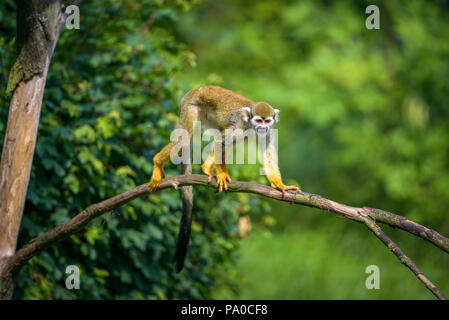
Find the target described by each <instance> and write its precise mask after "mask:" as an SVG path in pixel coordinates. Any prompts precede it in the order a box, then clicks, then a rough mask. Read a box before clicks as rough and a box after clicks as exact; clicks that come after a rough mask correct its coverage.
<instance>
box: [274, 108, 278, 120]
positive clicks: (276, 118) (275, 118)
mask: <svg viewBox="0 0 449 320" xmlns="http://www.w3.org/2000/svg"><path fill="white" fill-rule="evenodd" d="M274 121H276V122H279V109H274Z"/></svg>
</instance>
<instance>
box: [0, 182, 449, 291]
mask: <svg viewBox="0 0 449 320" xmlns="http://www.w3.org/2000/svg"><path fill="white" fill-rule="evenodd" d="M188 185H197V186H205V187H211V188H215V182H212V183H209V182H208V181H207V176H204V175H198V174H193V175H179V176H175V177H171V178H168V179H164V180H162V182H161V184H160V186H159V189H158V191H160V190H164V189H168V188H175V189H178V188H179V187H182V186H188ZM147 190H148V184H143V185H140V186H138V187H135V188H133V189H131V190H129V191H126V192H124V193H122V194H119V195H117V196H115V197H112V198H110V199H107V200H104V201H102V202H100V203H97V204H94V205H91V206H89V207H88V208H86V209H85V210H83V211H82V212H81V213H79V214H78V215H76V216H75V217H73V218H72V219H71V220H70V221H68V222H66V223H63V224H61V225H59V226H57V227H56V228H54V229H52V230H50V231H48V232H46V233H44V234H42V235H40V236H38V237H37V238H35V239H33V240H31V241H30V242H29V243H28V244H27V245H25V246H24V247H23V248H21V249H20V250H18V251H17V253H16V254H15V255H14V256H13V257H12V258H10V259H9V260H8V261H7V264H6V268H5V269H4V271H3V272H2V273H1V274H0V281H1V280H2V279H4V278H5V277H8V276H9V277H10V276H11V275H12V274H15V273H17V272H18V271H19V270H20V268H21V267H22V266H23V265H24V264H25V263H26V262H27V261H28V260H29V259H31V258H32V257H33V256H35V255H36V254H38V253H39V252H41V251H42V250H45V249H46V248H48V247H50V246H52V245H53V244H55V243H56V242H58V241H61V240H63V239H66V238H67V237H69V236H70V235H72V234H75V233H77V232H78V231H79V230H80V229H82V228H83V227H85V226H86V225H87V224H88V223H89V222H90V221H92V220H93V219H95V218H96V217H99V216H101V215H102V214H104V213H106V212H110V211H113V210H116V209H118V208H120V207H121V206H123V205H125V204H126V203H128V202H130V201H132V200H134V199H135V198H137V197H140V196H143V195H146V194H148V191H147ZM228 192H245V193H252V194H256V195H259V196H263V197H267V198H272V199H275V200H279V201H286V202H290V203H294V204H299V205H304V206H309V207H313V208H318V209H321V210H325V211H329V212H333V213H336V214H338V215H341V216H343V217H345V218H347V219H350V220H353V221H356V222H359V223H363V224H364V225H366V226H367V227H368V229H369V230H371V231H372V232H373V233H374V235H375V236H376V237H377V238H379V239H380V240H381V241H382V242H383V243H384V244H385V245H386V246H387V247H388V248H389V249H390V250H391V251H392V253H393V254H394V255H395V256H396V257H397V258H398V259H399V260H400V262H401V263H403V264H404V265H405V266H406V267H408V268H409V269H410V270H411V271H412V272H413V273H414V274H415V275H416V276H417V278H418V279H419V280H420V281H421V282H422V283H423V284H424V285H425V286H426V287H427V288H428V289H429V290H430V291H431V292H432V293H433V294H434V295H435V296H436V297H437V298H439V299H446V297H445V296H444V295H443V294H442V293H441V292H440V291H439V290H438V289H437V288H436V286H435V285H434V284H433V283H431V282H430V281H429V280H428V279H427V278H426V277H425V276H424V274H423V272H422V271H421V270H419V269H418V267H417V266H416V265H415V264H414V263H413V261H412V260H411V259H410V258H409V257H407V256H406V255H405V254H404V253H403V252H402V251H401V250H400V249H399V247H398V246H397V245H396V244H395V243H394V242H393V241H391V239H389V238H388V237H387V236H386V235H385V233H384V232H383V231H382V229H380V227H379V226H378V225H377V224H376V220H377V221H379V222H382V223H384V224H388V225H390V226H392V227H396V228H400V229H402V230H404V231H407V232H409V233H411V234H414V235H418V236H420V237H421V238H423V239H424V240H426V241H429V242H431V243H432V244H434V245H435V246H437V247H438V248H440V249H442V250H444V251H445V252H447V253H449V239H448V238H446V237H444V236H442V235H441V234H439V233H438V232H436V231H434V230H432V229H429V228H426V227H424V226H422V225H419V224H417V223H415V222H412V221H410V220H407V219H406V218H405V217H402V216H399V215H396V214H393V213H390V212H387V211H383V210H379V209H373V208H367V207H362V208H357V207H351V206H348V205H344V204H340V203H338V202H335V201H332V200H329V199H326V198H323V197H321V196H319V195H316V194H311V193H307V192H298V193H292V192H287V193H283V192H281V191H279V190H276V189H273V188H271V187H268V186H264V185H260V184H257V183H252V182H240V181H233V182H231V183H229V184H228ZM0 298H1V293H0Z"/></svg>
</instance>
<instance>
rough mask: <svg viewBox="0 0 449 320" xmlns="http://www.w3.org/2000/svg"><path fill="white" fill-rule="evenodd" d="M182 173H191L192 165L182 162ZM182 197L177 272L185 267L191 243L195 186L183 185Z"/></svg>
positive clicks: (176, 261) (176, 262)
mask: <svg viewBox="0 0 449 320" xmlns="http://www.w3.org/2000/svg"><path fill="white" fill-rule="evenodd" d="M181 173H182V174H191V173H192V165H191V164H182V165H181ZM181 198H182V217H181V225H180V227H179V234H178V242H177V244H176V252H175V257H174V260H175V264H176V272H180V271H181V270H182V268H183V267H184V260H185V258H186V255H187V247H188V245H189V240H190V231H191V229H192V208H193V187H192V186H185V187H182V188H181Z"/></svg>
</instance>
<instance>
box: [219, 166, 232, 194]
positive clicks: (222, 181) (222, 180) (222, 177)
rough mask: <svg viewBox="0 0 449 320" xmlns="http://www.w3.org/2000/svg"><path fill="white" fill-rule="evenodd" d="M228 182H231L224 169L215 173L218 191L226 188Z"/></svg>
mask: <svg viewBox="0 0 449 320" xmlns="http://www.w3.org/2000/svg"><path fill="white" fill-rule="evenodd" d="M228 182H231V177H230V176H229V174H228V173H227V172H226V171H223V172H219V173H217V187H218V192H222V191H223V188H224V189H225V191H227V190H228Z"/></svg>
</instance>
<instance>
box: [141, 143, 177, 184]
mask: <svg viewBox="0 0 449 320" xmlns="http://www.w3.org/2000/svg"><path fill="white" fill-rule="evenodd" d="M174 145H175V144H174V143H173V142H170V143H169V144H168V145H166V146H165V147H164V148H163V149H162V150H161V151H160V152H159V153H158V154H156V155H155V156H154V158H153V175H152V176H151V180H150V184H149V186H148V191H150V193H151V192H153V191H154V190H156V189H157V188H158V187H159V184H160V183H161V181H162V179H163V178H164V177H165V172H164V163H166V162H168V161H169V160H170V151H171V149H172V148H173V146H174Z"/></svg>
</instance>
